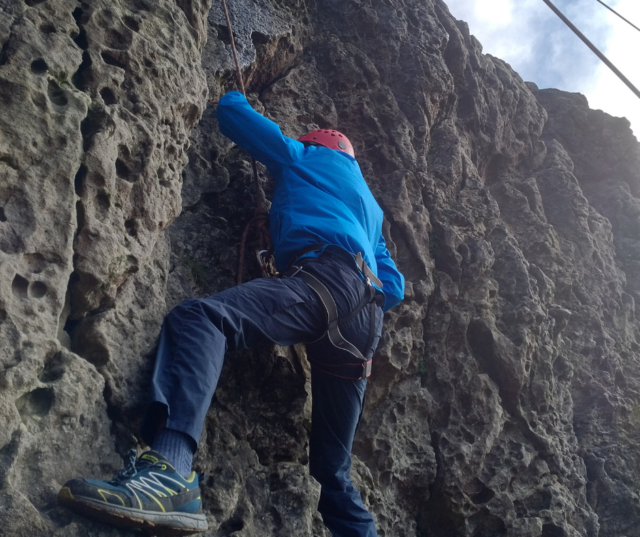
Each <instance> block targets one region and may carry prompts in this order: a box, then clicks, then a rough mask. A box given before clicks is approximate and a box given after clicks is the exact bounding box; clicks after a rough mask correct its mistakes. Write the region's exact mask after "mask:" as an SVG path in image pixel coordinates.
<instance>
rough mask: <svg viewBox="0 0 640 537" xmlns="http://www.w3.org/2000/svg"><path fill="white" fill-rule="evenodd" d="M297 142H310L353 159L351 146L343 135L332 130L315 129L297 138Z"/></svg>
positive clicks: (353, 154)
mask: <svg viewBox="0 0 640 537" xmlns="http://www.w3.org/2000/svg"><path fill="white" fill-rule="evenodd" d="M298 142H311V143H313V144H319V145H323V146H325V147H328V148H329V149H335V150H336V151H344V152H345V153H348V154H349V155H351V156H352V157H354V158H355V156H356V154H355V153H354V151H353V146H352V145H351V142H350V141H349V138H347V137H346V136H345V135H344V134H342V133H341V132H338V131H334V130H332V129H317V130H315V131H311V132H310V133H309V134H305V135H304V136H302V137H301V138H298Z"/></svg>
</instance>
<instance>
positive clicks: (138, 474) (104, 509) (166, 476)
mask: <svg viewBox="0 0 640 537" xmlns="http://www.w3.org/2000/svg"><path fill="white" fill-rule="evenodd" d="M128 457H129V462H128V464H127V466H126V468H124V469H122V470H120V471H119V472H118V473H117V474H116V475H115V477H114V478H113V479H112V480H111V481H98V480H97V479H72V480H71V481H67V483H65V485H64V487H62V489H61V490H60V492H59V493H58V503H59V504H60V505H64V506H66V507H69V508H71V509H73V510H74V511H77V512H78V513H81V514H83V515H85V516H87V517H89V518H92V519H94V520H99V521H101V522H106V523H107V524H111V525H114V526H118V527H121V528H128V529H133V528H138V529H142V530H145V531H147V532H148V533H150V534H151V535H161V536H171V535H189V534H191V533H197V532H201V531H205V530H206V529H207V519H206V518H205V516H204V514H203V513H202V501H201V499H200V488H199V486H198V485H199V483H198V478H197V476H196V473H195V472H191V475H190V476H189V479H185V478H184V477H182V476H181V475H180V474H179V473H177V472H176V471H175V469H174V468H173V466H171V464H170V463H169V461H167V459H166V458H165V457H163V456H162V455H161V454H160V453H158V452H156V451H147V452H145V453H143V454H142V455H141V456H140V458H139V459H138V460H136V452H135V450H131V451H130V452H129V455H128Z"/></svg>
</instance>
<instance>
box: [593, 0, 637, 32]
mask: <svg viewBox="0 0 640 537" xmlns="http://www.w3.org/2000/svg"><path fill="white" fill-rule="evenodd" d="M596 1H597V2H598V3H600V4H602V5H603V6H604V7H606V8H607V9H608V10H609V11H611V12H613V13H614V14H616V15H617V16H618V17H620V18H621V19H622V20H623V21H624V22H626V23H627V24H629V25H631V26H633V27H634V28H635V29H636V30H638V31H639V32H640V28H638V27H637V26H636V25H635V24H633V23H632V22H631V21H630V20H627V19H625V18H624V17H623V16H622V15H620V13H618V12H617V11H616V10H615V9H613V8H612V7H611V6H608V5H607V4H605V3H604V2H603V1H602V0H596Z"/></svg>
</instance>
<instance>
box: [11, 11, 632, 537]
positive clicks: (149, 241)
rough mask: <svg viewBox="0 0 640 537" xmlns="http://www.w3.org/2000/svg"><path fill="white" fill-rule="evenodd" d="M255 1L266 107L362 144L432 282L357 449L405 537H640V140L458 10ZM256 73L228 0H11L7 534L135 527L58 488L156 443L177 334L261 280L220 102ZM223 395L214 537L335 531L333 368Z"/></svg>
mask: <svg viewBox="0 0 640 537" xmlns="http://www.w3.org/2000/svg"><path fill="white" fill-rule="evenodd" d="M230 7H231V16H232V21H233V22H234V25H235V28H234V30H235V39H236V42H237V45H238V52H239V59H240V63H241V67H242V71H243V76H244V81H245V84H246V87H247V91H248V97H249V100H250V101H251V103H252V104H253V106H254V107H255V108H256V109H257V110H259V111H260V112H261V113H264V114H265V115H266V116H268V117H270V118H272V119H274V120H275V121H277V122H278V123H279V124H280V125H281V127H282V130H283V132H284V133H285V134H287V135H289V136H292V137H298V136H300V135H302V134H304V133H305V132H307V131H309V130H311V129H315V128H324V127H334V128H338V129H340V130H342V131H344V132H345V133H346V134H347V135H348V136H349V137H350V139H351V140H352V141H353V143H354V146H355V150H356V155H357V157H358V160H359V163H360V165H361V168H362V170H363V173H364V175H365V178H366V179H367V181H368V183H369V185H370V187H371V189H372V192H373V193H374V195H375V196H376V198H377V200H378V202H379V203H380V205H381V206H382V207H383V209H384V211H385V216H386V219H385V223H384V229H383V231H384V235H385V238H386V241H387V244H388V245H389V248H390V250H391V252H392V254H393V256H394V258H395V259H396V260H397V263H398V266H399V268H400V270H401V271H402V272H403V273H404V274H405V276H406V278H407V289H406V298H405V300H404V302H403V303H402V304H401V305H400V306H398V307H397V308H395V309H393V310H392V311H390V312H388V313H387V314H386V316H385V332H384V334H383V337H382V339H381V342H380V345H379V347H378V351H377V353H376V356H375V360H374V372H373V375H372V377H371V378H370V380H369V385H368V391H367V404H366V409H365V412H364V414H363V418H362V421H361V425H360V429H359V432H358V435H357V437H356V440H355V444H354V467H353V469H352V477H353V479H354V483H355V484H356V486H357V487H358V488H359V489H360V490H361V492H362V495H363V498H364V501H365V503H366V505H367V506H368V507H369V508H370V509H371V511H372V512H373V514H374V516H375V518H376V521H377V526H378V532H379V534H380V535H381V536H382V535H385V536H394V537H413V536H415V537H418V536H427V535H428V536H429V537H451V536H465V537H467V536H468V537H489V536H523V537H524V536H527V537H529V536H531V537H554V536H560V535H566V536H583V537H596V536H600V537H614V536H615V537H619V536H622V535H625V536H626V537H632V536H640V533H639V531H640V530H638V528H637V520H638V517H639V516H640V512H639V511H640V507H638V506H639V504H638V493H637V488H638V482H640V475H639V473H638V468H640V450H639V449H638V448H637V443H638V442H637V438H638V432H639V431H640V429H639V425H638V423H639V420H640V411H639V410H638V409H639V408H640V399H639V397H640V396H639V395H638V394H639V393H640V374H639V373H638V371H640V368H639V365H640V364H639V363H638V361H639V358H640V325H639V319H640V318H639V315H638V313H637V311H636V303H637V302H638V300H639V299H640V145H639V144H638V142H637V140H636V139H635V138H634V137H633V135H632V134H631V131H630V129H629V125H628V122H626V120H624V119H618V118H612V117H610V116H607V115H606V114H604V113H602V112H599V111H593V110H590V109H589V107H588V103H587V102H586V99H585V98H584V97H583V96H580V95H577V94H568V93H565V92H561V91H558V90H540V89H538V87H537V86H536V85H535V84H533V83H525V82H523V81H522V79H521V78H520V77H519V76H518V75H517V74H516V73H515V72H514V71H513V70H512V69H511V68H510V67H509V66H508V65H507V64H506V63H504V62H503V61H501V60H499V59H498V58H494V57H491V56H487V55H484V54H482V51H481V46H480V44H479V43H478V42H477V40H476V39H475V38H474V37H473V36H471V35H470V34H469V30H468V27H467V25H466V24H465V23H464V22H461V21H456V20H455V19H454V18H453V17H452V16H451V15H450V13H449V12H448V9H447V8H446V5H445V4H444V3H443V2H441V1H440V0H435V1H431V0H428V1H426V2H425V1H417V0H384V1H382V0H343V1H342V2H334V1H323V2H300V1H299V0H237V1H233V2H231V3H230ZM236 80H237V79H236V73H235V68H234V65H233V62H232V59H231V55H230V44H229V34H228V30H227V28H226V25H225V20H224V16H223V13H222V9H221V6H220V5H218V3H215V4H214V5H213V6H212V7H211V6H210V4H209V3H208V2H205V1H203V0H179V1H177V2H169V1H165V0H160V1H156V2H151V1H149V0H132V1H130V2H122V1H116V2H105V1H102V0H97V1H93V2H88V1H87V2H83V1H81V2H79V1H76V0H44V1H42V0H26V1H25V2H24V3H23V2H18V1H17V0H16V1H2V0H0V126H1V128H0V336H1V337H2V342H3V343H2V345H0V364H1V365H0V387H1V389H0V416H2V424H3V427H2V428H1V429H0V527H2V530H1V531H4V532H6V534H7V535H12V536H18V537H21V536H26V535H29V536H32V535H37V536H40V535H42V536H48V535H52V536H53V535H55V536H63V535H64V536H67V535H70V536H73V535H95V536H104V537H107V536H115V535H124V534H125V532H121V531H118V530H114V529H112V528H109V527H107V526H104V525H101V524H97V523H93V522H90V521H88V520H87V519H84V518H82V517H79V516H76V515H73V514H71V513H70V512H68V511H66V510H64V509H62V508H59V507H56V505H55V495H56V492H57V489H58V488H59V486H60V485H61V484H62V483H63V482H64V481H65V480H66V479H68V478H71V477H74V476H79V475H87V476H89V475H91V476H94V477H101V478H105V477H109V476H110V475H111V474H113V473H114V472H115V471H116V470H117V469H118V467H119V464H120V463H119V458H118V454H123V453H124V452H125V451H126V450H127V449H129V448H130V447H138V448H143V447H144V446H142V444H141V443H140V439H139V437H138V431H137V427H138V425H139V422H140V417H141V415H142V412H143V411H144V406H145V394H146V389H147V387H148V383H149V376H150V371H151V368H152V364H153V357H154V348H155V344H156V340H157V336H158V333H159V330H160V326H161V323H162V319H163V317H164V315H165V314H166V312H167V311H168V310H169V309H170V308H171V307H173V306H174V305H175V304H177V303H178V302H180V301H181V300H184V299H185V298H190V297H194V296H204V295H208V294H212V293H215V292H218V291H221V290H223V289H225V288H227V287H230V286H232V285H233V284H234V282H235V277H236V271H237V258H238V253H239V252H238V249H239V243H240V238H241V236H242V233H243V229H244V226H245V223H246V222H247V221H248V220H249V218H250V217H251V214H252V211H253V208H254V207H255V204H256V200H255V199H254V196H255V195H254V189H253V188H254V187H253V184H252V181H253V179H252V172H251V164H250V160H249V158H248V156H247V154H246V153H245V152H244V151H243V150H241V149H240V148H237V147H235V146H234V145H233V144H232V143H231V142H230V141H229V140H227V139H225V138H224V137H223V136H222V135H221V134H220V132H219V130H218V127H217V122H216V119H215V104H216V102H217V100H218V99H219V97H220V96H221V95H222V94H224V93H225V92H226V91H228V90H230V89H235V88H236ZM258 171H259V180H260V186H261V188H262V189H263V190H264V192H265V193H266V195H267V198H268V197H269V196H270V195H271V193H272V191H273V182H272V180H271V178H270V177H269V175H268V173H267V171H266V170H265V168H264V167H262V166H261V165H259V166H258ZM247 259H248V261H247V263H246V264H245V270H244V274H243V276H244V277H245V278H248V277H255V276H257V274H258V270H257V269H258V267H257V266H256V264H255V263H254V262H253V260H252V257H251V256H250V255H248V257H247ZM214 399H215V400H214V402H213V404H212V406H211V409H210V411H209V413H208V416H207V421H206V424H205V429H204V432H203V437H202V439H201V449H200V450H199V452H198V453H197V455H196V459H195V469H196V470H197V471H204V472H205V475H206V477H205V480H204V481H203V483H202V489H203V498H204V502H205V504H204V505H205V512H206V514H207V517H208V520H209V525H210V530H209V532H208V533H207V535H211V536H223V535H224V536H226V535H236V536H251V537H254V536H262V535H265V536H266V535H283V536H284V535H286V536H289V535H306V536H312V535H313V536H322V535H325V536H328V532H327V531H326V530H325V529H324V527H323V525H322V521H321V519H320V517H319V515H318V514H317V512H316V503H317V498H318V494H319V490H318V487H317V484H316V483H315V482H314V480H313V479H311V478H310V476H309V472H308V452H307V450H308V438H307V436H308V433H307V431H308V428H309V427H310V426H312V425H313V424H311V423H310V412H309V409H310V389H309V365H308V363H307V361H306V358H305V353H304V348H302V347H295V348H290V349H287V348H275V349H274V348H271V347H270V346H263V347H261V348H259V349H255V350H254V351H253V352H243V353H235V354H234V355H229V356H228V359H227V360H226V363H225V366H224V370H223V374H222V378H221V381H220V385H219V389H218V391H217V392H216V397H215V398H214Z"/></svg>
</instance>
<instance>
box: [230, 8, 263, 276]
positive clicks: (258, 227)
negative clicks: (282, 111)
mask: <svg viewBox="0 0 640 537" xmlns="http://www.w3.org/2000/svg"><path fill="white" fill-rule="evenodd" d="M222 8H223V10H224V16H225V19H226V20H227V28H228V30H229V38H230V41H231V50H232V52H233V61H234V63H235V64H236V72H237V74H238V83H239V85H240V90H241V91H242V95H244V96H245V97H246V96H247V93H246V91H245V87H244V80H243V79H242V70H241V69H240V62H239V61H238V52H237V50H236V42H235V39H234V37H233V29H232V27H231V18H230V17H229V10H228V9H227V2H226V0H222ZM251 168H252V170H253V183H254V187H255V193H256V209H255V211H254V213H253V218H251V220H249V222H248V223H247V225H246V227H245V228H244V232H243V233H242V240H241V241H240V256H239V258H238V277H237V280H236V281H237V284H238V285H240V284H241V283H242V273H243V271H244V254H245V250H246V244H247V238H248V236H249V231H250V230H251V228H252V227H253V228H255V236H256V239H257V244H258V247H257V248H256V252H255V254H256V258H257V260H258V265H260V271H261V272H262V276H263V277H264V278H268V277H270V276H271V275H272V273H273V274H274V275H275V270H274V269H272V265H273V263H271V256H272V253H273V247H272V245H271V234H270V233H269V213H268V212H267V210H266V209H265V206H266V199H265V196H264V192H263V191H262V188H261V187H260V180H259V179H258V168H257V166H256V159H254V158H253V157H252V158H251Z"/></svg>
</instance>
